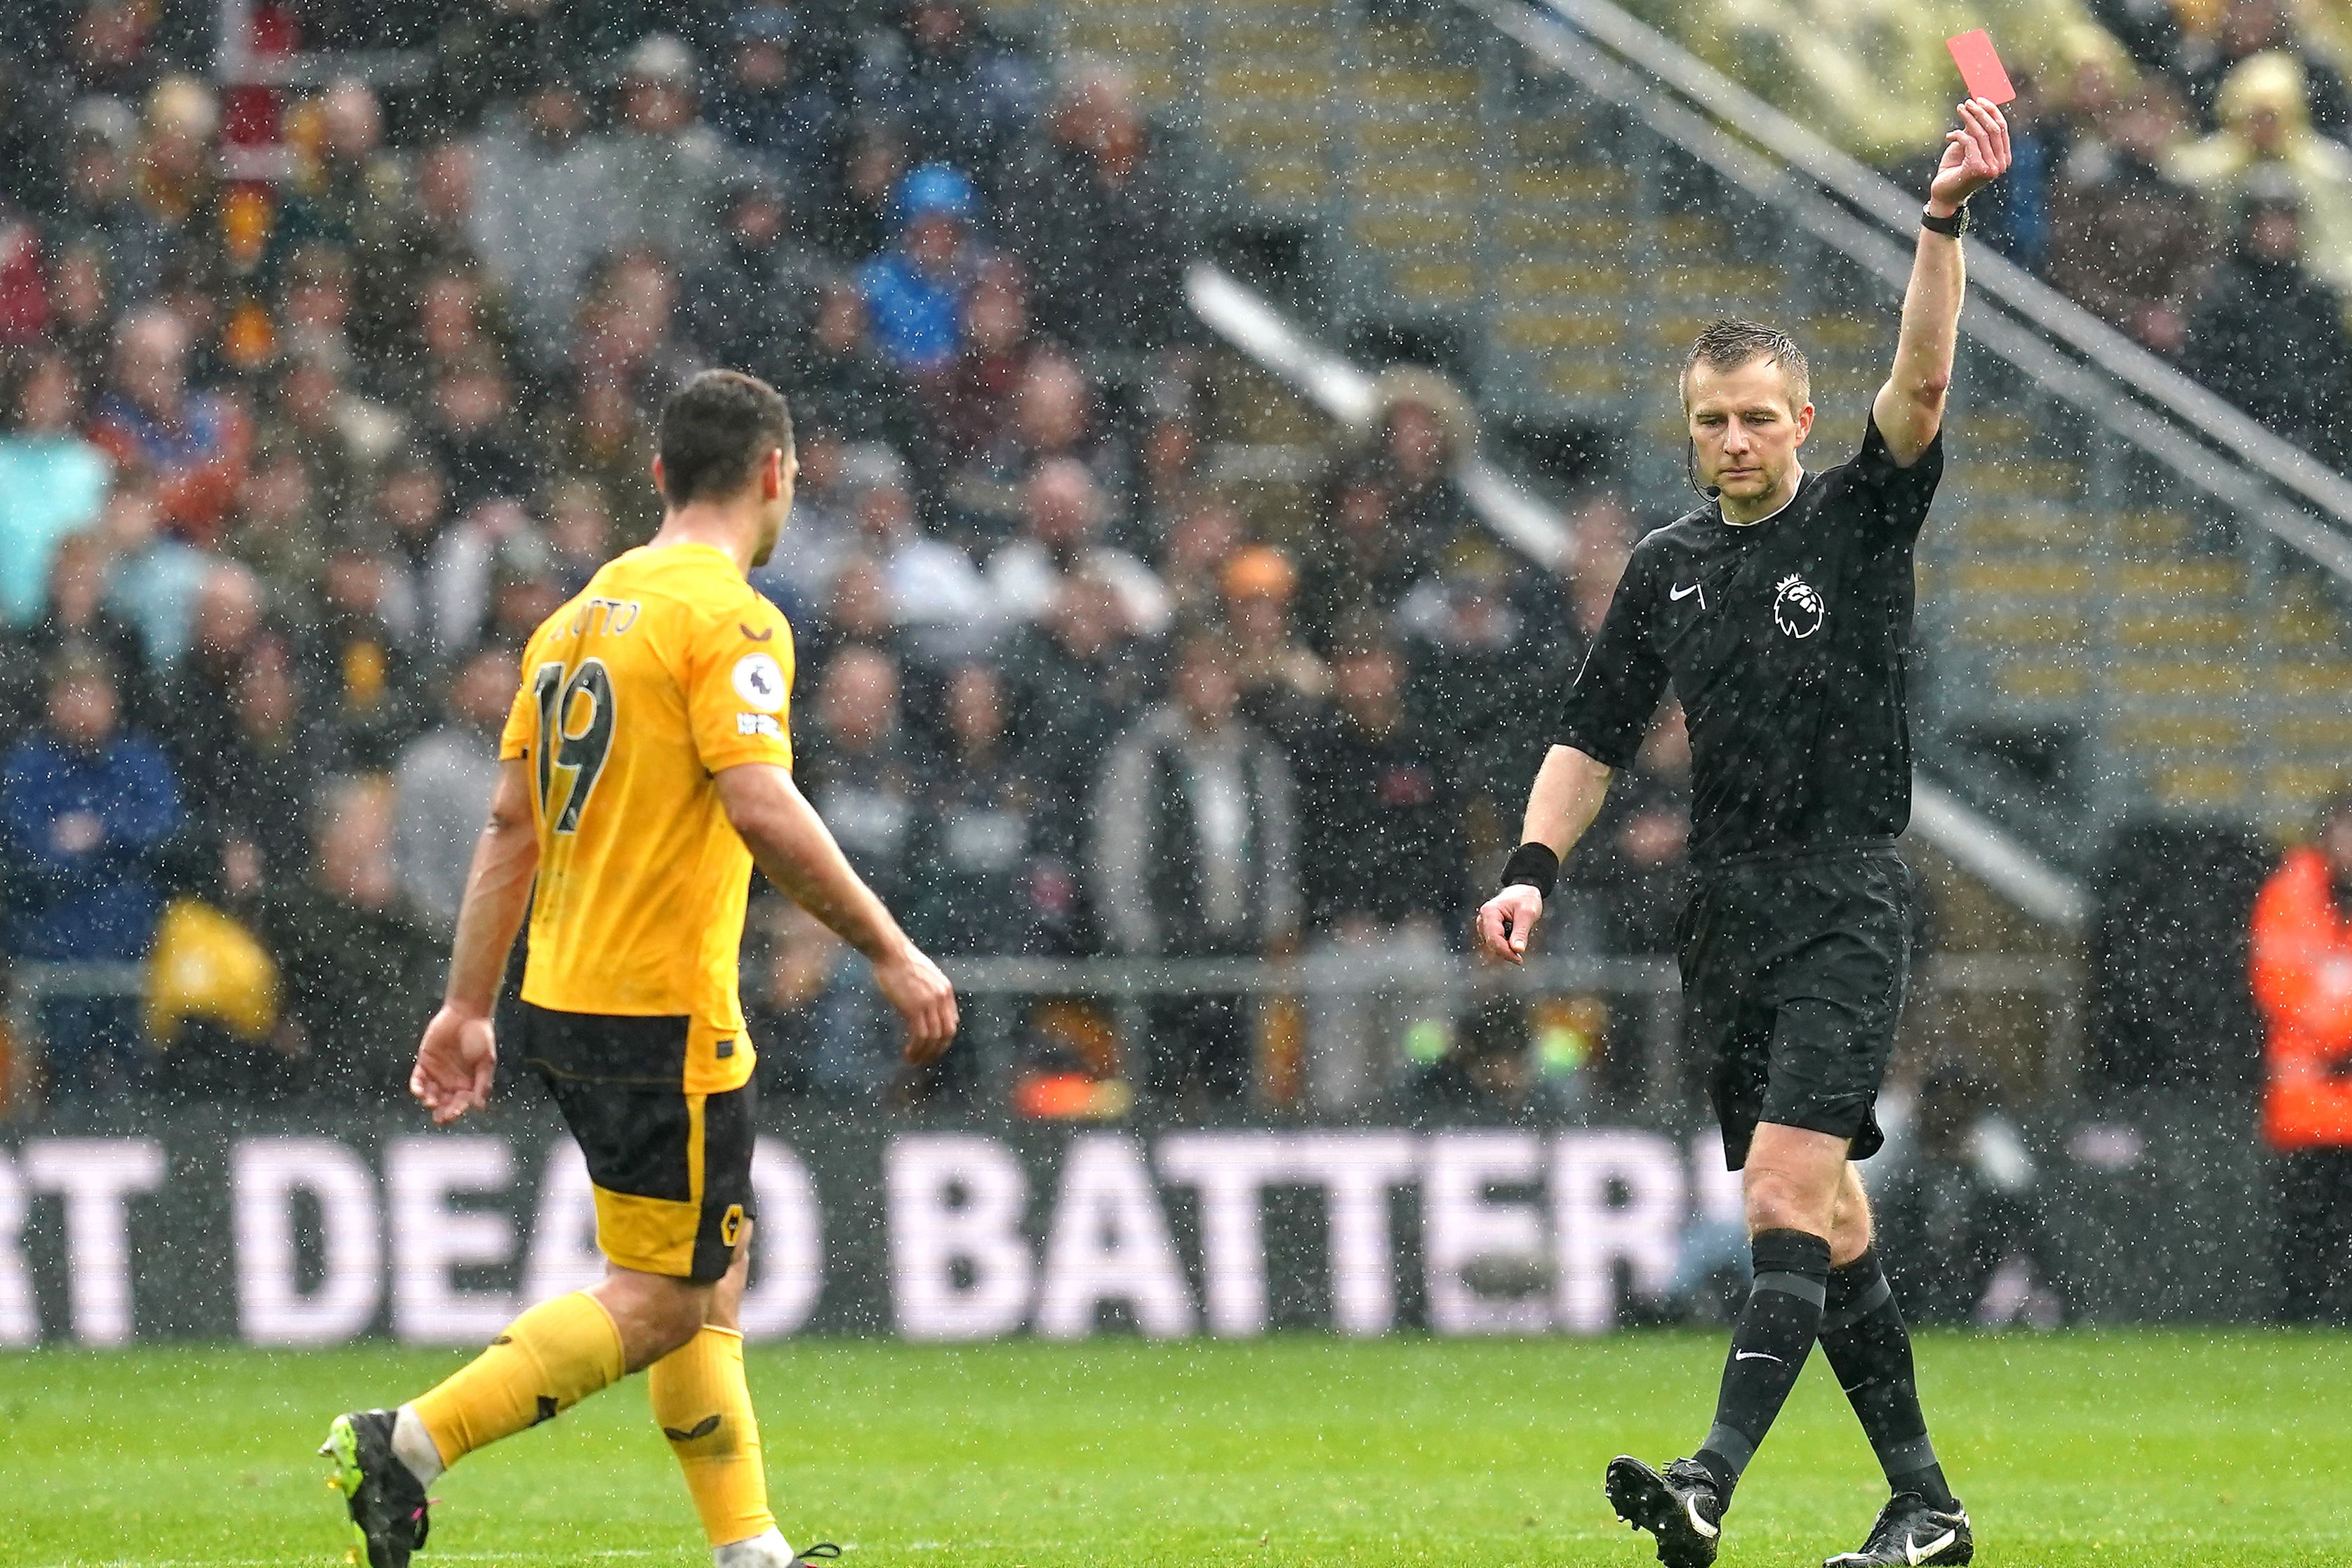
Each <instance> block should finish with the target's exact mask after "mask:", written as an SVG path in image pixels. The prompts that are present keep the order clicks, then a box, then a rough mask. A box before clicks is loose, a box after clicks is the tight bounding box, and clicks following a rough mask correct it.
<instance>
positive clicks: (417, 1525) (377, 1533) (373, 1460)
mask: <svg viewBox="0 0 2352 1568" xmlns="http://www.w3.org/2000/svg"><path fill="white" fill-rule="evenodd" d="M392 1423H393V1413H392V1412H391V1411H389V1410H354V1411H352V1412H351V1413H350V1414H349V1415H338V1416H336V1417H335V1424H334V1425H333V1426H330V1427H328V1428H327V1440H326V1441H325V1442H323V1443H321V1444H320V1445H319V1452H320V1455H321V1456H322V1457H323V1458H327V1459H328V1460H330V1461H331V1462H332V1463H333V1465H334V1468H333V1469H332V1470H331V1471H330V1472H329V1473H328V1476H327V1485H328V1486H329V1487H331V1488H332V1489H334V1490H336V1491H339V1492H341V1493H342V1494H343V1506H344V1507H345V1508H347V1509H349V1510H351V1515H352V1539H353V1542H354V1543H355V1544H354V1546H353V1549H352V1554H351V1560H352V1562H353V1563H365V1564H366V1565H367V1568H408V1558H409V1554H410V1553H411V1552H415V1551H417V1550H418V1549H420V1548H421V1547H423V1546H424V1544H425V1529H426V1524H427V1521H426V1520H425V1508H426V1506H427V1505H428V1504H429V1503H430V1501H431V1500H430V1499H429V1498H427V1497H426V1496H425V1489H424V1487H422V1486H420V1485H419V1484H417V1479H416V1477H415V1474H414V1473H413V1472H412V1471H411V1470H410V1469H409V1468H408V1467H407V1466H406V1465H404V1464H402V1463H401V1462H400V1457H399V1456H398V1455H397V1454H394V1452H393V1451H392Z"/></svg>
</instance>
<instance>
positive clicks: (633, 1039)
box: [521, 1003, 757, 1284]
mask: <svg viewBox="0 0 2352 1568" xmlns="http://www.w3.org/2000/svg"><path fill="white" fill-rule="evenodd" d="M693 1029H694V1026H693V1025H692V1023H691V1021H690V1020H688V1019H686V1018H683V1017H651V1018H645V1017H621V1016H612V1015H608V1014H602V1013H559V1012H556V1011H555V1010H553V1009H552V1008H548V1007H537V1006H533V1005H530V1003H524V1004H523V1005H522V1027H521V1035H522V1039H521V1045H522V1056H523V1060H524V1061H525V1062H527V1063H529V1064H530V1067H531V1068H534V1069H536V1070H537V1072H538V1073H539V1076H540V1078H541V1080H542V1081H543V1082H545V1083H546V1085H547V1088H548V1091H549V1092H550V1093H551V1094H552V1095H553V1096H554V1097H555V1104H556V1108H557V1109H558V1110H561V1111H562V1113H563V1121H564V1124H565V1125H566V1126H567V1127H569V1128H570V1129H571V1130H572V1139H573V1141H574V1142H577V1143H578V1144H579V1145H580V1152H581V1153H583V1155H585V1156H587V1160H588V1179H589V1180H590V1181H591V1182H592V1183H593V1184H594V1185H595V1189H596V1247H597V1250H598V1251H600V1252H602V1253H603V1254H604V1256H605V1257H606V1258H610V1259H611V1260H612V1261H613V1262H614V1263H616V1264H618V1265H619V1266H620V1267H621V1268H634V1269H636V1270H638V1271H639V1272H640V1273H645V1274H663V1275H667V1276H669V1277H671V1278H672V1279H690V1280H693V1281H695V1282H697V1283H698V1284H709V1282H711V1281H712V1280H715V1279H719V1277H720V1276H721V1275H723V1274H725V1273H726V1272H727V1269H728V1266H729V1265H730V1264H731V1263H732V1262H733V1261H734V1259H735V1246H736V1243H737V1242H739V1241H740V1240H741V1239H742V1234H743V1222H744V1221H746V1220H748V1219H750V1218H751V1143H752V1140H753V1137H754V1136H755V1134H756V1131H757V1130H756V1129H755V1128H754V1127H753V1125H752V1121H753V1119H752V1114H751V1113H752V1109H753V1107H754V1105H755V1104H756V1095H755V1092H754V1090H753V1089H752V1087H751V1084H749V1083H746V1084H744V1085H743V1086H742V1087H741V1088H740V1089H729V1090H727V1091H726V1092H724V1093H721V1094H688V1093H687V1092H686V1091H685V1089H682V1088H681V1087H680V1084H681V1082H682V1079H683V1076H684V1075H683V1063H684V1061H685V1058H686V1053H687V1046H688V1038H689V1037H690V1036H691V1034H692V1033H693Z"/></svg>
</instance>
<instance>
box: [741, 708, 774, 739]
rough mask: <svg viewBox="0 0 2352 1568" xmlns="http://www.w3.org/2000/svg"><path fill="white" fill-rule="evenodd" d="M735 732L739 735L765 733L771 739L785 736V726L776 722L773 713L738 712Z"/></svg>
mask: <svg viewBox="0 0 2352 1568" xmlns="http://www.w3.org/2000/svg"><path fill="white" fill-rule="evenodd" d="M735 732H736V733H737V734H739V735H765V736H767V737H768V739H770V740H771V741H781V740H782V739H783V738H784V727H783V726H782V725H781V724H779V723H777V722H776V716H775V715H774V714H772V713H738V714H736V715H735Z"/></svg>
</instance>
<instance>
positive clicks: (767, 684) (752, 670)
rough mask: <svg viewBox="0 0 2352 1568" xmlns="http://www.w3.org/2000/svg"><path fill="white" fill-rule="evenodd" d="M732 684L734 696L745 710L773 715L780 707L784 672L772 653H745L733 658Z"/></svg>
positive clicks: (783, 687)
mask: <svg viewBox="0 0 2352 1568" xmlns="http://www.w3.org/2000/svg"><path fill="white" fill-rule="evenodd" d="M734 683H735V695H736V696H738V697H740V698H741V699H742V700H743V701H744V705H745V706H747V707H751V708H755V709H757V710H760V711H761V712H762V713H774V712H777V711H780V710H782V708H783V706H784V696H785V686H784V670H783V667H782V665H780V664H778V663H777V662H776V660H775V657H774V656H773V655H772V654H765V653H747V654H745V655H744V656H743V657H742V658H739V659H737V660H736V661H735V674H734Z"/></svg>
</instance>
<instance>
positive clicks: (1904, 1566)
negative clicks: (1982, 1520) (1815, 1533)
mask: <svg viewBox="0 0 2352 1568" xmlns="http://www.w3.org/2000/svg"><path fill="white" fill-rule="evenodd" d="M1976 1553H1977V1543H1976V1537H1974V1536H1973V1535H1970V1534H1969V1510H1967V1509H1965V1508H1962V1507H1961V1506H1960V1505H1959V1503H1958V1501H1955V1502H1954V1503H1953V1504H1952V1509H1951V1511H1950V1512H1949V1513H1947V1512H1945V1511H1944V1510H1941V1509H1935V1508H1929V1507H1928V1506H1927V1499H1926V1498H1923V1497H1921V1496H1920V1495H1919V1494H1918V1493H1917V1492H1896V1493H1895V1495H1894V1496H1893V1497H1891V1498H1888V1499H1887V1500H1886V1506H1885V1508H1882V1509H1880V1510H1878V1521H1877V1522H1876V1523H1874V1524H1873V1525H1872V1526H1871V1527H1870V1539H1869V1540H1867V1541H1865V1542H1863V1543H1862V1550H1861V1551H1859V1552H1839V1553H1838V1554H1837V1555H1836V1556H1834V1557H1832V1558H1828V1559H1826V1560H1824V1561H1823V1563H1822V1568H1920V1564H1922V1563H1937V1564H1938V1568H1941V1565H1942V1564H1945V1563H1966V1562H1968V1561H1969V1559H1970V1558H1972V1557H1974V1556H1975V1555H1976Z"/></svg>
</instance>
